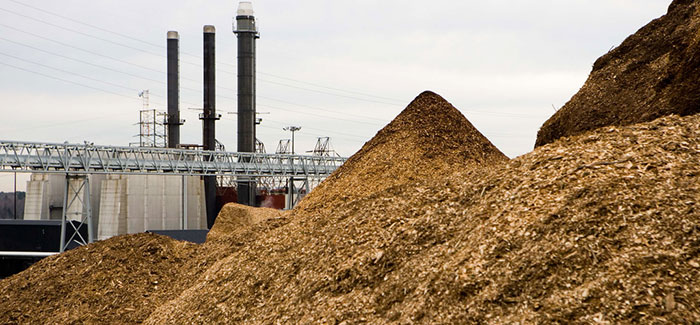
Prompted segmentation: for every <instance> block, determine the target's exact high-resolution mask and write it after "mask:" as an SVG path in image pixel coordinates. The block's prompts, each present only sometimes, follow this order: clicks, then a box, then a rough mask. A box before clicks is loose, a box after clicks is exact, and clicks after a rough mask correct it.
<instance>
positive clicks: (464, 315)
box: [147, 115, 700, 324]
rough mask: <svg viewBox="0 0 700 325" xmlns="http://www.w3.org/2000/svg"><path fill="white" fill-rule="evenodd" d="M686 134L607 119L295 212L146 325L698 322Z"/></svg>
mask: <svg viewBox="0 0 700 325" xmlns="http://www.w3.org/2000/svg"><path fill="white" fill-rule="evenodd" d="M698 130H700V115H694V116H689V117H684V118H681V117H678V116H670V117H666V118H662V119H659V120H656V121H653V122H648V123H643V124H639V125H633V126H628V127H622V128H617V127H609V128H605V129H601V130H598V131H596V132H593V133H587V134H584V135H580V136H577V137H572V138H565V139H562V140H561V141H558V142H556V143H554V144H552V145H548V146H544V147H541V148H539V149H537V150H535V151H534V152H532V153H530V154H528V155H525V156H522V157H519V158H516V159H514V160H512V161H510V162H508V163H507V164H500V165H496V166H493V167H491V168H482V169H471V170H466V171H457V172H454V173H449V174H444V175H443V176H441V177H435V178H433V179H432V180H426V181H424V182H422V183H416V184H411V185H410V186H405V185H399V186H396V187H391V188H389V189H386V190H385V191H382V192H378V193H375V194H374V195H373V196H371V197H363V198H360V199H357V200H354V201H349V202H343V203H339V204H336V205H335V206H334V207H333V208H332V209H326V210H321V212H320V213H317V214H315V213H309V214H306V215H304V216H303V217H302V216H295V217H293V218H292V221H291V222H290V223H289V224H287V225H286V226H282V227H280V228H277V229H275V230H273V231H271V232H268V233H267V235H266V237H265V238H264V239H262V240H259V241H255V242H252V243H251V244H250V245H249V246H244V247H241V249H240V250H239V251H237V252H234V253H233V254H231V255H229V256H228V257H226V258H225V259H223V260H221V261H219V262H217V263H216V264H215V265H214V266H213V267H212V268H210V269H209V270H207V271H206V272H205V274H204V275H203V276H202V277H201V278H200V280H199V281H198V283H197V284H196V285H194V286H193V287H191V288H190V289H188V290H186V291H185V292H183V294H182V295H181V296H180V297H179V298H177V299H175V300H173V301H171V302H169V303H168V304H165V305H163V306H162V307H160V308H159V309H158V310H156V311H155V312H154V313H153V314H152V315H151V316H150V318H149V319H148V320H147V323H150V324H156V323H162V322H178V321H180V320H187V321H188V322H194V323H211V322H253V323H256V322H295V323H308V322H329V323H341V322H343V321H349V322H351V323H354V322H362V321H367V322H370V323H383V322H393V321H396V322H400V323H404V322H405V323H410V322H415V321H419V322H424V323H459V322H480V321H487V322H494V323H501V322H509V321H528V322H536V321H546V322H551V321H559V322H570V321H582V322H597V321H600V322H603V321H611V322H675V323H677V322H684V321H700V210H699V209H698V206H697V205H698V202H700V181H698V175H700V137H699V136H698V135H699V134H698ZM329 212H331V213H329ZM326 213H328V214H326Z"/></svg>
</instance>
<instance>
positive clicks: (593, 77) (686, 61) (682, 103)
mask: <svg viewBox="0 0 700 325" xmlns="http://www.w3.org/2000/svg"><path fill="white" fill-rule="evenodd" d="M698 35H700V1H697V0H675V1H673V3H671V5H670V7H669V10H668V14H666V15H665V16H663V17H661V18H659V19H656V20H654V21H652V22H651V23H649V24H648V25H646V26H644V27H643V28H642V29H640V30H639V31H638V32H637V33H635V34H634V35H632V36H630V37H628V38H627V39H626V40H625V41H624V42H623V43H622V44H621V45H620V46H619V47H617V48H615V49H613V50H612V51H610V52H609V53H608V54H606V55H604V56H602V57H601V58H599V59H598V60H597V61H596V62H595V64H594V65H593V71H592V72H591V74H590V76H589V77H588V80H587V81H586V83H585V84H584V86H583V88H581V90H580V91H579V92H578V93H577V94H576V95H574V97H573V98H571V100H570V101H569V102H568V103H567V104H566V105H564V107H563V108H561V109H560V110H559V111H557V113H556V114H554V115H553V116H552V117H551V118H550V119H549V120H547V122H546V123H545V124H544V125H543V126H542V128H541V129H540V131H539V133H538V134H537V141H536V143H535V145H536V146H541V145H544V144H547V143H551V142H552V141H554V140H556V139H558V138H560V137H562V136H571V135H576V134H580V133H582V132H585V131H589V130H593V129H596V128H600V127H604V126H608V125H617V126H620V125H629V124H633V123H639V122H646V121H651V120H653V119H656V118H658V117H661V116H665V115H669V114H680V115H689V114H695V113H698V112H700V56H699V55H698V53H700V37H698Z"/></svg>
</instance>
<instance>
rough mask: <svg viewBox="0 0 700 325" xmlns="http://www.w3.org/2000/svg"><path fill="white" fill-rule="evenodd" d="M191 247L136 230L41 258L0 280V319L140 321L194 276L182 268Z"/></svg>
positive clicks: (192, 254)
mask: <svg viewBox="0 0 700 325" xmlns="http://www.w3.org/2000/svg"><path fill="white" fill-rule="evenodd" d="M196 246H197V245H194V244H189V243H185V242H180V241H175V240H172V239H170V238H168V237H165V236H160V235H155V234H136V235H127V236H120V237H114V238H110V239H107V240H105V241H100V242H97V243H94V244H92V245H88V246H85V247H81V248H78V249H74V250H70V251H68V252H65V253H63V254H60V255H54V256H51V257H47V258H45V259H43V260H41V261H39V262H37V263H36V264H34V265H32V267H30V268H29V269H27V270H25V271H24V272H21V273H19V274H15V275H14V276H12V277H9V278H7V279H4V280H3V281H0V323H2V324H71V323H83V322H88V323H103V324H118V323H137V322H140V321H143V319H145V318H146V317H148V315H149V314H150V313H151V312H152V311H153V310H154V309H155V308H156V307H157V306H159V305H161V304H162V303H164V302H165V301H168V300H171V299H173V298H175V297H177V296H178V295H179V294H180V292H182V290H184V289H185V288H186V287H188V286H189V285H190V284H191V283H192V282H194V280H196V277H194V276H190V277H189V278H188V276H187V275H188V274H187V272H183V271H184V269H183V266H184V265H185V264H186V263H188V261H193V260H194V259H196V258H197V257H196V254H195V252H196ZM183 273H184V274H183Z"/></svg>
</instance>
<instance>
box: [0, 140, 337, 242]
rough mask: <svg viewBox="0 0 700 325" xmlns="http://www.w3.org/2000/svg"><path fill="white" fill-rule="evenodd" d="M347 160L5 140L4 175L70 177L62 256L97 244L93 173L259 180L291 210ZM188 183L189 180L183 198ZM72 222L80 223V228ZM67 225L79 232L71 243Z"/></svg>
mask: <svg viewBox="0 0 700 325" xmlns="http://www.w3.org/2000/svg"><path fill="white" fill-rule="evenodd" d="M346 160H347V158H342V157H333V156H303V155H288V154H264V153H240V152H220V151H202V150H186V149H165V148H141V147H115V146H95V145H92V144H89V143H85V144H68V143H63V144H56V143H36V142H18V141H3V140H0V173H2V172H32V173H54V174H63V175H66V184H65V192H64V201H63V213H62V218H61V219H62V224H61V243H60V251H61V252H62V251H64V250H65V249H66V247H67V246H68V245H69V244H70V243H78V244H81V245H84V244H87V243H91V242H93V241H94V238H95V236H94V234H93V226H92V209H91V207H90V183H89V177H87V176H88V175H90V174H122V175H179V176H218V178H220V179H227V180H230V181H231V182H232V183H235V181H236V180H238V179H246V180H250V179H254V180H256V181H257V182H259V183H260V184H261V185H263V186H269V187H282V186H286V187H287V188H288V189H289V191H290V192H289V193H290V194H291V195H290V199H289V203H288V204H287V207H288V208H291V207H293V206H294V205H295V204H296V203H297V202H298V201H299V200H301V198H302V197H303V196H304V195H306V194H307V193H308V192H309V191H310V190H311V189H312V188H313V187H314V186H315V185H317V184H318V183H320V182H321V181H322V180H323V179H325V178H326V177H327V176H328V175H330V174H331V173H332V172H333V171H334V170H336V169H337V168H338V167H340V165H342V164H343V163H344V162H345V161H346ZM220 182H221V181H220ZM184 184H185V183H184V181H183V193H185V192H184ZM270 189H272V188H270ZM184 218H185V219H186V216H184ZM70 220H74V221H77V222H78V225H77V226H76V225H75V224H73V223H72V222H70ZM67 225H70V226H71V227H73V228H74V229H73V230H74V231H72V232H71V233H72V235H71V236H70V238H68V239H67V238H66V235H67V231H66V230H67V229H66V227H67ZM81 227H87V229H88V236H87V237H88V238H84V237H83V236H82V235H80V232H79V230H80V229H81ZM66 239H67V240H66Z"/></svg>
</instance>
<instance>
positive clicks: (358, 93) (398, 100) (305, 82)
mask: <svg viewBox="0 0 700 325" xmlns="http://www.w3.org/2000/svg"><path fill="white" fill-rule="evenodd" d="M257 73H259V74H261V75H265V76H270V77H273V78H279V79H283V80H288V81H294V82H298V83H302V84H307V85H310V86H315V87H320V88H325V89H330V90H336V91H342V92H345V93H350V94H356V95H362V96H367V97H374V98H379V99H385V100H391V101H396V102H399V103H403V102H404V100H401V99H395V98H389V97H382V96H376V95H371V94H367V93H362V92H357V91H350V90H344V89H340V88H334V87H328V86H323V85H319V84H315V83H311V82H307V81H301V80H298V79H293V78H289V77H282V76H279V75H274V74H271V73H265V72H261V71H257Z"/></svg>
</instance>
